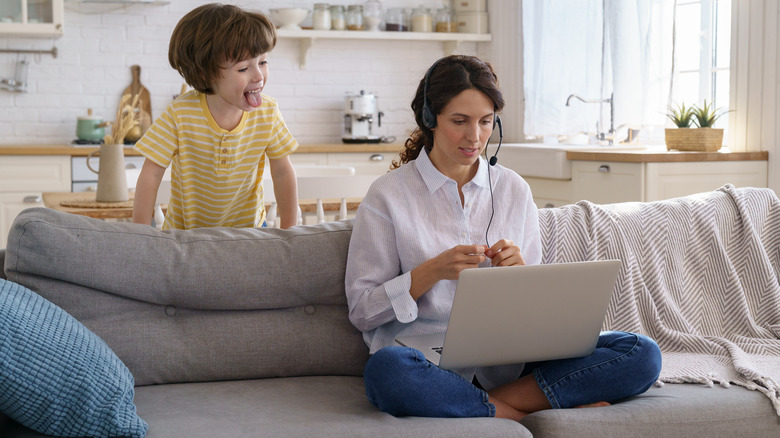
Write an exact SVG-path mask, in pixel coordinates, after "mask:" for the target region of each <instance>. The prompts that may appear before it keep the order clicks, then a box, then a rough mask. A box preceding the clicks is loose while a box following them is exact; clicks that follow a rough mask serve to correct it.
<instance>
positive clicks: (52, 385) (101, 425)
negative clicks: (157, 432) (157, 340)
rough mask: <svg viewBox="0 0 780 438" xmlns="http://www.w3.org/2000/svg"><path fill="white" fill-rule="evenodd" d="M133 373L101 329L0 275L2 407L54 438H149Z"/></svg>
mask: <svg viewBox="0 0 780 438" xmlns="http://www.w3.org/2000/svg"><path fill="white" fill-rule="evenodd" d="M133 384H134V381H133V375H132V374H130V370H128V369H127V367H126V366H125V364H124V363H122V361H121V360H120V359H119V358H118V357H117V356H116V354H114V352H113V351H111V349H110V348H109V347H108V345H106V343H105V342H103V340H102V339H100V338H99V337H98V336H97V335H96V334H94V333H92V332H91V331H90V330H89V329H87V328H86V327H84V326H83V325H82V324H81V323H80V322H78V321H77V320H76V319H75V318H73V317H72V316H70V315H69V314H68V313H66V312H65V311H64V310H62V309H60V308H59V307H57V306H56V305H54V304H53V303H51V302H49V301H47V300H46V299H44V298H43V297H41V296H40V295H38V294H36V293H34V292H32V291H31V290H29V289H27V288H25V287H23V286H20V285H18V284H16V283H12V282H10V281H7V280H3V279H0V412H2V413H4V414H5V415H7V416H9V417H10V418H13V419H14V420H16V421H17V422H19V423H21V424H22V425H24V426H26V427H28V428H30V429H33V430H35V431H37V432H40V433H44V434H47V435H55V436H69V437H75V436H90V437H114V436H122V437H139V438H141V437H144V436H145V435H146V431H147V430H148V428H149V426H148V425H147V424H146V422H145V421H144V420H142V419H141V418H140V417H139V416H138V414H137V413H136V409H135V405H134V404H133V396H134V395H135V392H134V390H133Z"/></svg>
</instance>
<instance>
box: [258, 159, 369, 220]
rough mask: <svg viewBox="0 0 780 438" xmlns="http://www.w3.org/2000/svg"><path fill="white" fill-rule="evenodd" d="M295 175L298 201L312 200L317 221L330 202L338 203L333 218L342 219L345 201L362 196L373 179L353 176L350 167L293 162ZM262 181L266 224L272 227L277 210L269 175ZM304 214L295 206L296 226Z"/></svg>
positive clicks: (345, 216) (345, 209)
mask: <svg viewBox="0 0 780 438" xmlns="http://www.w3.org/2000/svg"><path fill="white" fill-rule="evenodd" d="M295 174H296V176H297V178H298V200H299V202H306V201H315V202H316V210H315V212H314V215H315V216H316V221H317V223H322V222H325V220H326V215H325V211H326V209H325V205H326V204H328V205H331V204H332V203H333V202H334V201H335V202H338V203H339V210H338V215H336V219H346V218H347V217H348V214H349V208H348V205H349V202H348V201H349V200H350V199H353V200H354V199H361V198H363V196H365V194H366V192H367V191H368V187H369V186H370V185H371V183H372V182H374V180H375V179H376V176H374V175H355V169H354V168H353V167H351V166H318V165H308V166H307V165H296V166H295ZM263 184H264V189H263V191H264V193H265V201H266V204H269V203H270V207H269V208H268V212H267V214H266V225H268V226H276V225H278V222H277V221H276V219H277V216H276V214H277V210H276V202H275V198H274V193H273V181H272V180H271V177H270V174H269V175H267V177H266V178H264V180H263ZM307 203H308V202H307ZM305 216H309V215H308V214H307V213H306V212H302V211H301V209H300V207H299V209H298V224H299V225H302V224H303V223H304V217H305Z"/></svg>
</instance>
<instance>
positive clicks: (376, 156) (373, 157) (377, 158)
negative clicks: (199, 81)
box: [369, 154, 385, 161]
mask: <svg viewBox="0 0 780 438" xmlns="http://www.w3.org/2000/svg"><path fill="white" fill-rule="evenodd" d="M384 159H385V156H384V155H382V154H373V155H371V157H370V158H369V160H371V161H382V160H384Z"/></svg>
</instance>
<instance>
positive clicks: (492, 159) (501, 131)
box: [490, 116, 504, 166]
mask: <svg viewBox="0 0 780 438" xmlns="http://www.w3.org/2000/svg"><path fill="white" fill-rule="evenodd" d="M496 123H497V124H498V147H497V148H496V153H494V154H493V156H492V157H490V165H491V166H495V165H496V163H498V151H499V150H501V142H502V141H503V140H504V128H503V127H502V126H501V117H499V116H496Z"/></svg>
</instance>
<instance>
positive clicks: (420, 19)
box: [412, 6, 433, 32]
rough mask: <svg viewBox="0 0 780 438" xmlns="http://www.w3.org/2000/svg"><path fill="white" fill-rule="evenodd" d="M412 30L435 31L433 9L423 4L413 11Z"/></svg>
mask: <svg viewBox="0 0 780 438" xmlns="http://www.w3.org/2000/svg"><path fill="white" fill-rule="evenodd" d="M412 32H433V17H432V16H431V11H430V10H429V9H428V8H426V7H423V6H420V7H419V8H417V9H415V10H414V12H412Z"/></svg>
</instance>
